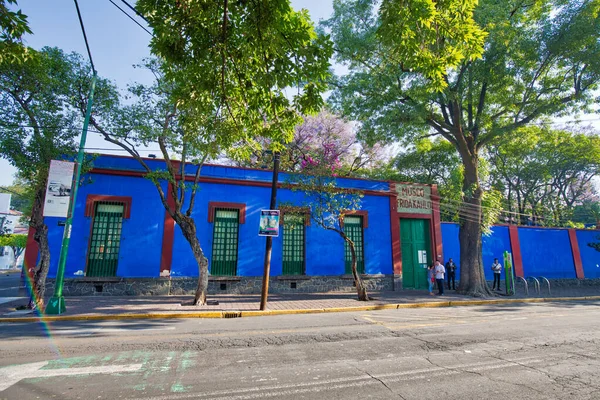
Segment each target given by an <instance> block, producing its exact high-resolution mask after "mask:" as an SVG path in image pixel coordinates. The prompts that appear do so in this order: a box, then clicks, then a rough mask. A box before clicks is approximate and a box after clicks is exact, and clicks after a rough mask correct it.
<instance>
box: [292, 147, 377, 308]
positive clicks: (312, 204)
mask: <svg viewBox="0 0 600 400" xmlns="http://www.w3.org/2000/svg"><path fill="white" fill-rule="evenodd" d="M304 157H305V158H304V160H303V161H302V164H301V171H300V172H299V173H297V174H292V175H290V178H289V187H290V189H291V190H293V191H300V192H302V193H304V196H305V198H306V201H305V202H304V207H305V208H307V209H308V210H309V212H310V217H311V219H312V220H313V221H314V222H315V223H316V224H317V225H318V226H320V227H321V228H323V229H326V230H329V231H333V232H335V233H337V234H338V235H340V237H341V238H342V239H343V240H344V241H345V242H346V244H347V245H348V247H349V248H350V253H351V255H352V276H353V278H354V285H355V286H356V291H357V294H358V300H359V301H368V300H369V295H368V293H367V288H366V287H365V285H364V283H363V281H362V279H361V278H360V275H359V274H358V270H357V261H356V245H355V243H354V242H353V241H352V240H351V239H350V238H349V237H348V236H347V235H346V233H345V231H344V217H345V216H346V215H348V214H352V211H355V210H357V209H359V208H360V204H361V199H362V197H363V194H362V192H361V191H359V190H350V189H344V188H340V187H338V186H337V183H336V176H337V173H336V171H337V168H339V166H340V160H339V157H338V151H337V150H336V147H335V144H334V143H323V148H322V150H320V151H316V152H313V153H311V154H306V155H305V156H304ZM280 206H281V205H280ZM283 206H285V205H283Z"/></svg>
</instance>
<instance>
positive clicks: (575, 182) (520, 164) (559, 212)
mask: <svg viewBox="0 0 600 400" xmlns="http://www.w3.org/2000/svg"><path fill="white" fill-rule="evenodd" d="M488 153H489V157H490V162H491V164H492V175H493V180H494V181H495V182H496V183H495V184H496V186H497V187H499V188H501V189H502V190H503V192H504V195H505V197H506V205H507V207H508V210H509V212H511V211H512V210H513V209H515V208H516V213H515V215H516V216H517V219H516V221H517V222H520V223H521V224H526V223H527V222H528V218H531V219H532V220H535V221H537V222H538V223H539V224H540V225H545V226H563V225H564V224H565V223H566V222H567V221H568V220H570V219H571V218H572V217H573V212H574V208H575V205H577V204H580V203H581V202H582V201H584V200H585V199H586V198H588V197H589V196H590V195H592V194H593V185H592V183H591V180H592V178H593V177H594V176H597V175H598V173H599V172H600V139H599V138H598V137H597V136H596V135H592V134H586V133H573V132H569V131H564V130H553V129H548V128H544V127H538V126H528V127H523V128H519V129H518V130H517V132H515V134H514V135H513V136H511V137H510V138H508V139H507V140H506V141H504V142H502V143H501V144H500V145H499V146H495V147H492V148H490V150H489V151H488Z"/></svg>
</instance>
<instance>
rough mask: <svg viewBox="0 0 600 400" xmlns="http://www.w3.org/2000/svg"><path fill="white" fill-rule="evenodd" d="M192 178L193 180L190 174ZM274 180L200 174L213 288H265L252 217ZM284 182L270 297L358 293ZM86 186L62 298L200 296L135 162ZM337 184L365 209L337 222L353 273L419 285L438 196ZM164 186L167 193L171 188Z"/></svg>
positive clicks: (393, 284) (57, 228)
mask: <svg viewBox="0 0 600 400" xmlns="http://www.w3.org/2000/svg"><path fill="white" fill-rule="evenodd" d="M146 162H147V163H148V165H149V166H150V167H151V168H153V169H156V170H161V169H164V168H165V165H164V163H163V162H162V161H160V160H153V159H147V160H146ZM187 174H188V178H189V179H192V178H193V172H192V169H191V166H190V169H189V171H187ZM271 179H272V171H269V170H258V169H249V168H238V167H229V166H218V165H205V166H204V167H203V168H202V175H201V178H200V187H199V192H198V194H197V197H196V200H195V204H194V207H193V212H192V217H193V218H194V220H195V221H196V225H197V231H198V238H199V240H200V244H201V246H202V248H203V250H204V252H205V255H206V256H207V258H208V260H209V270H210V272H211V276H210V279H209V280H210V284H209V288H210V290H214V291H224V292H232V293H255V292H259V291H260V286H261V279H262V273H263V257H264V251H265V239H264V238H263V237H260V236H258V228H259V216H260V210H262V209H268V206H269V199H270V190H271V189H270V186H271ZM287 180H288V176H287V175H286V174H285V173H283V174H280V177H279V184H280V188H279V189H278V193H277V199H278V203H285V204H287V205H290V204H291V205H292V206H291V207H290V206H287V207H286V208H285V209H284V210H283V211H282V218H281V224H282V226H281V229H280V232H281V234H280V236H279V237H277V238H275V239H274V241H273V253H272V262H271V276H272V279H271V284H270V288H271V290H272V291H273V292H277V291H310V292H314V291H330V290H347V291H351V290H353V281H352V276H351V273H350V262H349V260H350V254H349V251H348V249H346V248H345V243H344V241H343V240H342V238H341V237H340V236H339V235H338V234H337V233H335V232H332V231H327V230H324V229H321V228H319V227H318V226H316V225H314V224H311V220H310V218H308V216H307V215H305V214H304V213H305V211H304V209H303V208H302V207H301V206H302V203H303V199H304V195H303V194H302V193H300V192H294V191H292V190H290V189H288V188H285V187H282V186H285V185H282V184H284V183H285V182H287ZM83 181H84V182H85V183H84V184H83V185H82V186H81V187H80V190H79V194H78V198H77V204H76V206H75V210H74V215H73V227H72V234H71V243H70V247H69V254H68V259H67V266H66V273H65V278H66V293H69V294H85V293H98V292H103V293H114V294H140V293H141V294H144V293H147V294H151V293H162V294H166V293H170V294H180V293H187V292H191V291H192V290H193V289H194V288H195V284H196V277H197V276H198V266H197V263H196V261H195V259H194V257H193V254H192V251H191V249H190V246H189V244H188V242H187V241H186V240H185V238H184V236H183V234H182V232H181V230H180V229H178V228H177V227H176V226H175V225H176V224H175V223H174V221H173V220H172V219H171V217H170V216H169V214H168V213H167V212H166V211H165V208H164V206H163V204H162V203H161V201H160V197H159V195H158V193H157V189H156V187H155V186H154V184H153V183H152V182H151V181H150V180H149V179H147V178H145V177H144V170H143V169H142V167H141V166H140V165H139V163H138V162H137V161H136V160H134V159H132V158H129V157H121V156H108V155H103V156H100V157H98V158H97V159H96V160H94V166H93V169H91V170H90V171H89V173H88V174H87V176H86V177H84V179H83ZM337 184H338V186H340V187H343V188H348V189H358V190H360V191H362V193H364V197H363V199H362V203H361V204H362V206H361V210H357V211H356V212H354V213H352V214H348V215H347V216H346V217H345V221H344V223H345V226H346V230H347V232H350V233H351V235H352V238H353V239H354V241H355V242H356V243H357V248H358V251H357V253H358V257H359V259H358V266H359V270H360V272H361V273H362V274H363V277H364V279H365V281H366V282H367V285H368V287H369V288H370V289H371V290H373V289H375V290H393V289H394V288H396V289H397V288H399V287H400V285H402V284H404V287H414V288H421V287H425V285H426V280H425V279H421V278H423V277H422V276H421V275H423V276H424V273H425V272H424V268H423V266H425V265H426V264H427V263H429V262H431V260H432V259H433V258H434V257H435V256H434V255H437V256H438V257H442V254H441V227H440V223H439V207H437V206H436V205H435V204H436V203H437V196H436V188H435V187H432V186H429V185H416V184H399V183H393V182H385V181H375V180H364V179H346V178H339V179H337ZM162 189H163V190H164V191H165V192H167V193H169V195H170V190H167V189H168V182H166V181H165V182H163V184H162ZM186 206H187V205H186ZM296 206H297V207H296ZM184 207H185V206H184ZM60 222H61V218H46V223H47V225H48V227H49V242H50V247H51V254H53V255H54V256H53V257H52V258H51V262H52V264H51V268H50V272H49V277H50V278H53V277H54V276H55V274H56V270H57V264H58V257H57V255H58V254H59V252H60V243H61V240H62V235H63V227H62V226H61V224H60ZM400 226H402V230H403V234H402V243H401V242H400ZM402 253H404V256H402ZM28 257H29V258H28V260H29V261H28V262H32V261H34V260H35V257H37V249H36V248H35V246H33V245H32V246H29V247H28ZM403 271H404V274H403Z"/></svg>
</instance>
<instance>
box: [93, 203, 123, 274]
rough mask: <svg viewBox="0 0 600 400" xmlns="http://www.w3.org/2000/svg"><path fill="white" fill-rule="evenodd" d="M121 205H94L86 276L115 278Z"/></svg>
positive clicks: (119, 237)
mask: <svg viewBox="0 0 600 400" xmlns="http://www.w3.org/2000/svg"><path fill="white" fill-rule="evenodd" d="M123 208H124V207H123V204H115V203H96V207H95V210H94V223H93V226H92V237H91V239H90V251H89V253H88V264H87V271H86V276H117V264H118V263H119V247H120V245H121V229H122V225H123Z"/></svg>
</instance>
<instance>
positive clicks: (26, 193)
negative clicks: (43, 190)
mask: <svg viewBox="0 0 600 400" xmlns="http://www.w3.org/2000/svg"><path fill="white" fill-rule="evenodd" d="M5 189H6V190H4V189H3V188H0V192H5V193H10V194H11V200H10V202H11V207H12V208H13V209H15V210H17V211H20V212H22V213H24V214H28V213H30V212H31V204H32V197H31V190H29V189H30V188H29V187H28V186H27V184H26V183H25V182H23V181H22V180H20V179H17V181H16V182H14V183H13V184H12V185H10V186H6V187H5Z"/></svg>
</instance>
